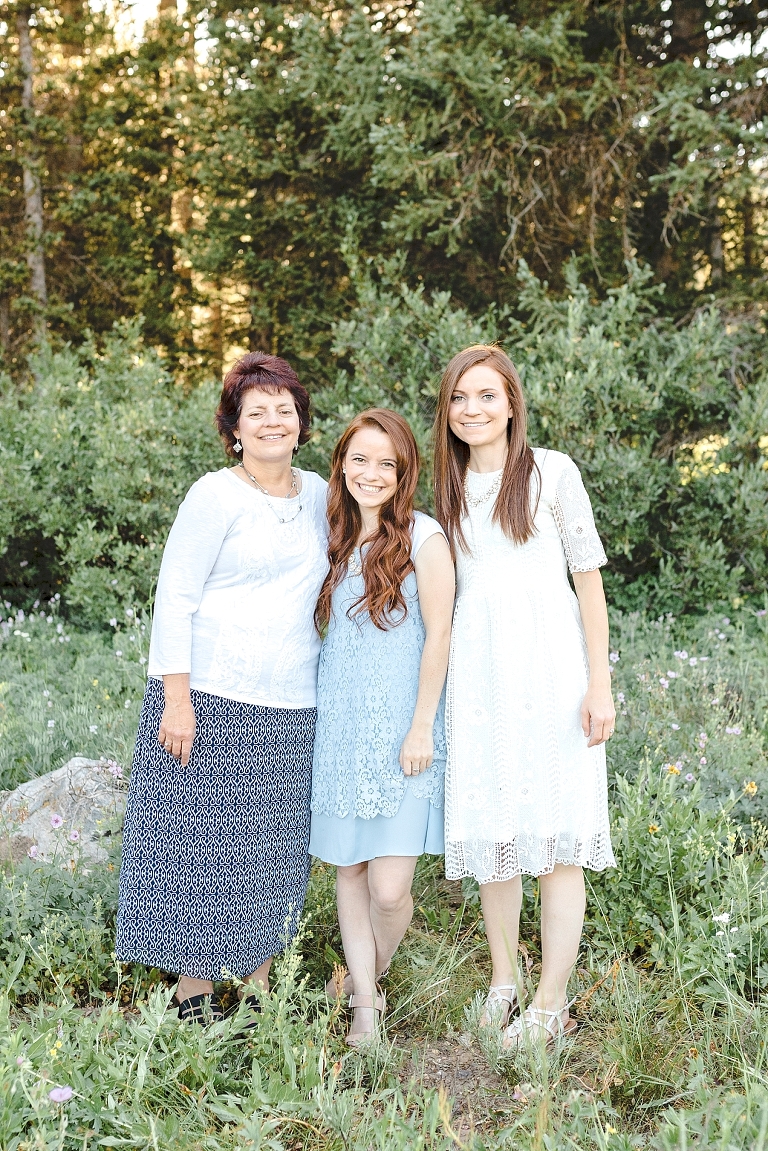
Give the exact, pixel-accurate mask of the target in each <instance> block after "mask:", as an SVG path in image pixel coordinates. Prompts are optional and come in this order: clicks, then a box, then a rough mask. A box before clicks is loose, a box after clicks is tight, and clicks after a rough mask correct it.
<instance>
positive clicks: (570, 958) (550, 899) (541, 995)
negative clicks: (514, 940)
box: [533, 863, 586, 1023]
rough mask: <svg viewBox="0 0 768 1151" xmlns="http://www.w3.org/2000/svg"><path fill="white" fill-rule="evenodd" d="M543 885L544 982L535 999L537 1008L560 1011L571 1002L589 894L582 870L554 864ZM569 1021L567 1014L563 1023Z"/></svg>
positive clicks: (544, 878)
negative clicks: (570, 988)
mask: <svg viewBox="0 0 768 1151" xmlns="http://www.w3.org/2000/svg"><path fill="white" fill-rule="evenodd" d="M539 884H540V886H541V958H542V964H541V979H540V980H539V986H538V987H537V989H536V994H535V995H534V997H533V1003H534V1005H535V1006H536V1007H541V1008H543V1009H544V1010H546V1011H558V1010H560V1009H561V1008H562V1007H563V1006H564V1004H565V1003H567V1001H568V992H567V987H568V980H569V978H570V976H571V972H572V971H573V968H574V966H575V963H576V960H577V958H578V954H579V945H580V944H581V932H582V928H583V926H584V911H585V908H586V895H585V891H584V872H583V871H582V869H581V868H580V867H569V866H566V865H565V864H562V863H557V864H555V869H554V871H553V872H552V873H551V874H550V875H541V876H539ZM567 1021H568V1015H567V1013H566V1014H565V1015H563V1023H566V1022H567Z"/></svg>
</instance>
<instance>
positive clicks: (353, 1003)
mask: <svg viewBox="0 0 768 1151" xmlns="http://www.w3.org/2000/svg"><path fill="white" fill-rule="evenodd" d="M349 1006H350V1007H351V1008H352V1009H353V1010H354V1008H355V1007H369V1008H371V1009H372V1010H373V1011H378V1012H380V1013H381V1014H382V1015H383V1014H384V1012H385V1011H386V1009H387V998H386V996H385V995H384V992H383V991H382V992H381V994H379V995H350V997H349Z"/></svg>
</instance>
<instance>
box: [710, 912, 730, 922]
mask: <svg viewBox="0 0 768 1151" xmlns="http://www.w3.org/2000/svg"><path fill="white" fill-rule="evenodd" d="M712 922H713V923H730V922H731V913H730V911H723V912H721V913H720V915H713V916H712Z"/></svg>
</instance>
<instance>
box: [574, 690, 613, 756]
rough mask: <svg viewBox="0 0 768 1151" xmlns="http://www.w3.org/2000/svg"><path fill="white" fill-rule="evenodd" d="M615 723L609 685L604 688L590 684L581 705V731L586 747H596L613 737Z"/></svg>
mask: <svg viewBox="0 0 768 1151" xmlns="http://www.w3.org/2000/svg"><path fill="white" fill-rule="evenodd" d="M615 722H616V708H615V707H614V706H613V696H612V694H611V688H610V684H606V685H605V686H601V685H596V684H593V683H592V682H591V681H590V684H589V686H588V688H587V694H586V695H585V696H584V702H583V703H582V705H581V730H582V731H583V732H584V734H585V735H586V737H587V738H588V740H589V743H588V744H587V747H597V745H598V744H599V743H605V742H606V740H609V739H610V738H611V736H612V735H613V726H614V724H615Z"/></svg>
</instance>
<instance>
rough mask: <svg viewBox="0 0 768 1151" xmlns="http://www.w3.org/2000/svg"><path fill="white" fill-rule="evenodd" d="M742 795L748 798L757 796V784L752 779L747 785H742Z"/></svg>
mask: <svg viewBox="0 0 768 1151" xmlns="http://www.w3.org/2000/svg"><path fill="white" fill-rule="evenodd" d="M744 794H745V795H748V796H750V797H752V796H755V795H757V784H756V783H755V781H754V779H750V780H749V782H748V783H745V784H744Z"/></svg>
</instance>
